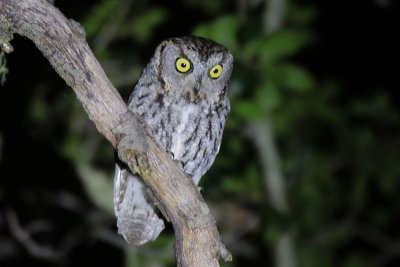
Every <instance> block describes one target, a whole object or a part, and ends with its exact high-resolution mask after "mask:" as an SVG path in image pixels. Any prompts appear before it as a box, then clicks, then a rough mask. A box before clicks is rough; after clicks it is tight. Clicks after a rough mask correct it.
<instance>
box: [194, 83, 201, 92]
mask: <svg viewBox="0 0 400 267" xmlns="http://www.w3.org/2000/svg"><path fill="white" fill-rule="evenodd" d="M193 92H194V94H195V95H198V94H199V92H200V83H196V85H195V86H194V88H193Z"/></svg>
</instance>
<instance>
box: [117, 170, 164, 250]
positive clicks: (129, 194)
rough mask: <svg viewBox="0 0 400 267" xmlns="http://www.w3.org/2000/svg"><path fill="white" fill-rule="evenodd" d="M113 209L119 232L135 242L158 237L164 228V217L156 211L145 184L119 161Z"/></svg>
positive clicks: (139, 242)
mask: <svg viewBox="0 0 400 267" xmlns="http://www.w3.org/2000/svg"><path fill="white" fill-rule="evenodd" d="M114 211H115V215H116V216H117V226H118V233H119V234H121V235H122V236H123V237H124V238H125V240H126V241H127V242H128V243H130V244H134V245H142V244H144V243H146V242H147V241H150V240H155V239H156V238H157V237H158V235H159V234H160V232H161V231H162V230H163V229H164V221H163V220H162V219H160V218H159V217H158V215H157V213H156V208H155V206H154V204H153V203H152V200H151V199H150V197H149V195H148V193H147V192H146V185H145V184H144V182H143V181H142V179H141V178H140V177H139V176H137V175H134V174H132V173H131V172H130V171H129V170H128V169H126V168H124V167H123V166H122V165H119V164H118V163H117V164H116V166H115V176H114Z"/></svg>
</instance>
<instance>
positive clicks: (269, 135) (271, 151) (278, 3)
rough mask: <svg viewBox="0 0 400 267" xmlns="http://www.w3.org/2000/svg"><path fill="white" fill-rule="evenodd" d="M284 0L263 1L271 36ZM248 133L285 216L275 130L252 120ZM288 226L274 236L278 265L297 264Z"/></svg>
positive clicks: (273, 198)
mask: <svg viewBox="0 0 400 267" xmlns="http://www.w3.org/2000/svg"><path fill="white" fill-rule="evenodd" d="M286 1H287V0H266V3H265V4H266V5H265V11H264V25H263V31H264V34H265V35H270V34H272V33H274V32H276V31H277V30H279V29H280V28H281V27H282V24H283V19H284V15H285V8H286ZM249 133H250V135H251V137H252V139H253V142H254V144H255V147H256V148H257V150H258V154H259V156H260V162H261V165H262V166H263V173H264V174H263V176H264V181H265V185H266V191H267V193H268V195H269V196H270V200H271V206H272V207H273V208H274V209H276V210H277V211H278V212H280V213H282V214H284V215H288V214H289V206H288V203H287V196H286V186H285V179H284V177H283V175H282V171H281V166H280V162H279V152H278V150H277V148H276V146H275V137H274V130H273V128H272V126H271V121H270V119H268V118H266V119H264V120H260V121H253V122H251V123H250V125H249ZM293 247H294V242H293V236H292V231H291V229H288V230H286V231H284V232H282V233H280V235H279V236H278V237H277V241H276V244H275V264H276V266H277V267H296V266H297V261H296V253H295V250H294V248H293Z"/></svg>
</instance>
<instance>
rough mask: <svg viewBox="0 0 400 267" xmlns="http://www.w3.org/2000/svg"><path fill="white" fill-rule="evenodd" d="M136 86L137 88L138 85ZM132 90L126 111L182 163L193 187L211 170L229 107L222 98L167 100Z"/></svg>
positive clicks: (155, 93) (150, 92) (157, 92)
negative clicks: (138, 116)
mask: <svg viewBox="0 0 400 267" xmlns="http://www.w3.org/2000/svg"><path fill="white" fill-rule="evenodd" d="M138 86H140V85H138ZM151 87H153V86H151V85H150V88H147V90H141V89H143V87H141V89H139V88H136V89H138V90H136V89H135V90H134V91H133V93H132V96H131V99H130V102H129V109H130V110H131V111H132V112H136V113H138V114H139V115H140V116H141V117H142V118H143V120H144V121H145V122H146V123H147V124H148V125H149V127H150V129H151V130H152V133H153V137H154V140H155V141H156V142H157V143H158V144H159V145H161V146H162V147H163V148H164V149H165V150H167V151H169V152H172V153H173V155H174V159H175V160H179V161H181V162H182V163H183V166H184V167H183V170H184V172H185V173H186V174H188V175H190V176H191V177H192V179H193V181H194V183H195V184H198V182H199V180H200V178H201V176H202V175H204V173H205V172H206V171H207V170H208V169H209V168H210V167H211V165H212V163H213V162H214V159H215V157H216V155H217V153H218V151H219V147H220V144H221V140H222V132H223V129H224V126H225V121H226V118H227V116H228V113H229V110H230V106H229V99H228V97H227V96H226V95H224V97H222V98H221V99H220V101H219V102H217V103H210V102H209V101H207V100H206V99H203V101H188V99H186V98H180V99H170V98H169V96H168V95H163V94H162V92H161V90H160V89H158V88H151Z"/></svg>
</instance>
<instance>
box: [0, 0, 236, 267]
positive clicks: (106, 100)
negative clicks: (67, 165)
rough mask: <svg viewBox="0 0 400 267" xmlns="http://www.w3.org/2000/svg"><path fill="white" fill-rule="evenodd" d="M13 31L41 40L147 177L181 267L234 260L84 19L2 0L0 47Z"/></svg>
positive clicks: (38, 2)
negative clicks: (118, 84) (116, 82)
mask: <svg viewBox="0 0 400 267" xmlns="http://www.w3.org/2000/svg"><path fill="white" fill-rule="evenodd" d="M13 33H17V34H20V35H23V36H26V37H28V38H29V39H31V40H32V41H33V42H34V43H35V44H36V46H37V47H38V48H39V49H40V51H42V53H43V54H44V56H45V57H46V58H47V59H48V60H49V62H50V63H51V65H52V66H53V67H54V69H55V70H56V71H57V73H58V74H59V75H60V76H61V77H62V78H63V79H64V80H65V81H66V83H67V84H68V85H69V86H70V87H72V88H73V90H74V91H75V93H76V95H77V96H78V99H79V101H80V102H81V103H82V105H83V107H84V108H85V110H86V112H87V113H88V115H89V118H90V119H91V120H93V122H94V123H95V124H96V127H97V129H98V130H99V132H100V133H102V134H103V135H104V136H105V137H106V138H107V139H108V140H109V141H110V142H111V143H112V145H113V146H114V147H116V148H117V149H118V155H119V157H120V158H121V160H122V161H124V162H125V163H127V164H128V166H129V167H130V168H131V170H132V171H133V172H137V173H139V174H140V176H141V177H143V178H144V180H145V182H146V184H147V185H148V186H149V188H150V191H151V195H152V197H153V198H154V200H155V203H157V205H159V207H160V209H161V210H162V211H163V212H164V213H166V214H167V216H168V217H169V219H170V221H171V222H172V224H173V226H174V229H175V234H176V244H175V247H176V250H175V252H176V257H177V262H178V266H219V264H218V258H219V257H220V256H222V257H223V258H224V259H225V260H231V255H230V253H229V252H228V251H227V250H226V249H225V247H224V245H223V244H222V243H221V241H220V236H219V234H218V231H217V228H216V226H215V221H214V218H213V216H212V215H211V213H210V212H209V209H208V207H207V205H206V204H205V203H204V200H203V198H202V197H201V195H200V193H199V192H198V190H197V187H196V186H195V185H194V183H193V182H192V180H191V179H189V178H188V177H187V176H186V175H185V174H184V173H183V171H182V168H181V167H180V165H179V163H177V162H174V161H173V160H172V159H171V157H170V156H169V154H167V153H166V152H165V151H164V150H163V149H161V148H160V147H159V146H157V144H156V143H155V142H154V141H153V140H152V138H151V132H150V131H149V129H148V128H147V126H146V125H145V124H144V123H143V122H142V121H141V120H140V119H139V118H138V117H136V116H135V115H134V114H132V113H130V112H128V110H127V107H126V105H125V103H124V102H123V100H122V99H121V97H120V95H119V94H118V92H117V91H116V90H115V88H114V87H113V86H112V84H111V83H110V81H109V80H108V79H107V77H106V75H105V73H104V71H103V69H102V68H101V66H100V64H99V63H98V61H97V60H96V59H95V57H94V56H93V53H92V52H91V50H90V48H89V46H88V45H87V43H86V42H85V33H84V30H83V28H82V27H81V26H80V25H79V23H77V22H75V21H73V20H68V19H67V18H66V17H65V16H64V15H63V14H62V13H61V12H60V11H59V10H58V9H57V8H55V7H54V6H52V5H51V4H49V3H48V2H47V1H45V0H18V1H15V0H0V45H2V44H3V43H6V44H8V42H9V41H10V40H11V39H12V34H13Z"/></svg>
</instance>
